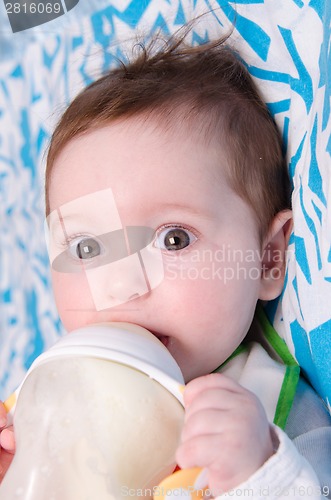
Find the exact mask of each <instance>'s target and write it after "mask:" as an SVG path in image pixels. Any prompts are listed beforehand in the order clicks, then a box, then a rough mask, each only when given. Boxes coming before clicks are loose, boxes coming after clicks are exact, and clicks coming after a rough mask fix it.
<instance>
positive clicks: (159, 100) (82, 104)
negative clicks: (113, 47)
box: [46, 27, 290, 238]
mask: <svg viewBox="0 0 331 500" xmlns="http://www.w3.org/2000/svg"><path fill="white" fill-rule="evenodd" d="M189 30H190V27H187V28H186V29H184V30H182V31H181V32H180V33H179V34H178V33H177V34H176V35H174V36H172V37H170V38H169V40H168V41H166V42H164V43H163V44H160V41H159V40H154V41H153V42H152V43H149V45H148V47H145V46H143V45H142V44H140V45H138V46H136V49H137V47H138V49H139V50H138V55H137V56H136V57H135V58H134V59H133V60H132V61H129V62H120V64H119V65H118V67H116V68H115V69H112V70H111V71H109V72H108V73H106V74H105V75H104V76H102V77H101V78H100V79H98V80H97V81H95V82H94V83H92V84H91V85H89V86H88V87H87V88H85V89H84V90H83V91H82V92H81V93H80V94H79V95H78V96H77V97H76V98H75V99H74V100H73V102H72V103H71V104H70V105H69V107H68V108H67V110H66V111H65V113H64V114H63V116H62V118H61V119H60V121H59V123H58V125H57V127H56V129H55V131H54V134H53V136H52V139H51V143H50V147H49V151H48V157H47V168H46V212H47V214H48V213H49V200H48V190H49V183H50V176H51V171H52V167H53V164H54V161H55V160H56V158H57V156H58V155H59V153H60V152H61V151H62V150H63V148H64V147H65V146H66V145H67V144H68V142H69V141H70V140H71V139H73V138H74V137H78V136H80V135H82V134H84V133H86V132H88V131H91V130H95V129H97V128H100V127H103V126H106V125H108V124H110V123H112V122H114V121H115V120H119V119H121V120H123V119H126V118H131V117H137V118H138V117H139V118H142V119H143V120H146V121H148V120H151V121H153V123H156V124H157V125H159V126H160V127H165V128H167V129H171V126H172V125H173V124H174V123H175V122H178V121H180V123H182V124H183V126H186V127H188V130H190V131H192V132H193V131H196V132H198V133H199V134H200V136H201V137H202V139H203V140H204V141H205V142H206V147H208V143H209V142H211V140H213V144H214V140H215V139H216V141H217V142H218V143H219V148H220V151H222V152H223V153H225V156H226V159H227V163H228V165H227V167H226V169H227V176H228V180H229V183H230V186H231V187H232V188H233V189H234V190H235V191H236V192H237V193H238V194H239V195H240V196H241V197H242V198H243V199H244V200H245V201H246V202H247V203H248V204H249V205H250V207H251V208H252V209H253V212H254V213H255V215H256V219H257V221H258V224H259V231H260V237H261V238H262V237H263V236H265V235H266V233H267V230H268V227H269V225H270V222H271V220H272V219H273V217H274V216H275V215H276V213H277V212H279V211H281V210H284V209H286V208H289V207H290V181H289V177H288V171H287V167H286V163H285V160H284V157H283V154H282V143H281V137H280V134H279V131H278V129H277V127H276V124H275V122H274V120H273V118H272V117H271V115H270V114H269V112H268V109H267V107H266V105H265V103H264V102H263V101H262V99H261V97H260V96H259V93H258V91H257V88H256V86H255V84H254V82H253V80H252V78H251V76H250V74H249V72H248V70H247V68H246V67H245V65H244V64H243V62H242V61H241V60H240V57H239V56H238V54H237V53H236V52H235V51H234V50H233V49H232V48H230V47H229V46H228V45H227V43H226V41H227V38H228V37H224V38H223V39H219V40H216V41H211V42H208V43H205V44H203V45H199V46H193V47H192V46H188V45H186V43H185V38H186V36H187V33H188V31H189ZM156 46H157V47H156ZM220 158H224V155H220ZM221 161H222V160H220V162H221ZM223 161H224V160H223ZM221 167H222V166H221V165H220V168H221ZM220 203H222V200H221V199H220Z"/></svg>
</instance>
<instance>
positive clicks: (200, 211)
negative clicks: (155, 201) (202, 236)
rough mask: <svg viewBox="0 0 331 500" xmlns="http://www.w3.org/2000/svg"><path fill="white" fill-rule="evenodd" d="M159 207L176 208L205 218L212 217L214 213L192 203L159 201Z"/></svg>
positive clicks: (170, 209)
mask: <svg viewBox="0 0 331 500" xmlns="http://www.w3.org/2000/svg"><path fill="white" fill-rule="evenodd" d="M159 209H162V210H165V211H173V212H175V211H176V210H178V211H180V212H186V213H189V214H192V215H195V216H199V217H203V218H206V219H214V218H215V214H214V213H213V212H212V211H209V210H208V209H207V208H206V207H198V206H193V205H184V204H182V203H161V204H160V205H159Z"/></svg>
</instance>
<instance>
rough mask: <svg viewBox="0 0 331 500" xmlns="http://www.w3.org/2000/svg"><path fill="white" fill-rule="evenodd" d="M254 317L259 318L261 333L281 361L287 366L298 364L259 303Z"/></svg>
mask: <svg viewBox="0 0 331 500" xmlns="http://www.w3.org/2000/svg"><path fill="white" fill-rule="evenodd" d="M256 317H257V319H258V320H259V323H260V325H261V327H262V330H263V333H264V336H265V338H266V339H267V340H268V342H269V344H270V345H271V347H273V349H274V350H275V352H276V353H277V354H278V356H279V357H280V358H281V359H282V361H283V362H284V363H285V365H288V366H298V363H297V362H296V360H295V358H294V357H293V356H292V354H291V353H290V351H289V349H288V347H287V345H286V343H285V340H283V339H282V338H281V337H280V336H279V335H278V333H277V332H276V330H275V329H274V327H273V326H272V324H271V323H270V321H269V319H268V318H267V315H266V313H265V312H264V310H263V308H262V306H261V305H259V306H258V307H257V309H256Z"/></svg>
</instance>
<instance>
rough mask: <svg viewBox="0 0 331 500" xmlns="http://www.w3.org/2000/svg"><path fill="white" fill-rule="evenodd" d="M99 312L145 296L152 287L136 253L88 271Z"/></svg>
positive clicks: (88, 278)
mask: <svg viewBox="0 0 331 500" xmlns="http://www.w3.org/2000/svg"><path fill="white" fill-rule="evenodd" d="M86 276H87V280H88V283H89V286H90V290H91V294H92V297H93V300H94V304H95V307H96V310H97V311H100V310H102V309H108V308H110V307H114V306H118V305H120V304H124V303H126V302H129V301H130V300H133V299H135V298H138V297H141V296H142V295H145V294H146V293H148V292H149V291H150V290H151V286H150V283H149V280H148V277H147V274H146V270H145V268H144V265H143V262H142V260H141V258H140V256H139V255H138V254H137V253H136V254H133V255H129V256H128V257H125V258H124V259H120V260H118V261H116V262H111V263H110V264H107V265H105V266H102V267H99V268H95V269H90V270H88V271H86Z"/></svg>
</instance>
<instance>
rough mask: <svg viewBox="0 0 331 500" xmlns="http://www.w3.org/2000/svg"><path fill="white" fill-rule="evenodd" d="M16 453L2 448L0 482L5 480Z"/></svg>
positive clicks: (0, 452) (0, 451) (0, 453)
mask: <svg viewBox="0 0 331 500" xmlns="http://www.w3.org/2000/svg"><path fill="white" fill-rule="evenodd" d="M13 457H14V455H13V454H12V453H8V451H6V450H0V483H1V481H2V480H3V478H4V476H5V474H6V472H7V470H8V468H9V466H10V464H11V461H12V460H13Z"/></svg>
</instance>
